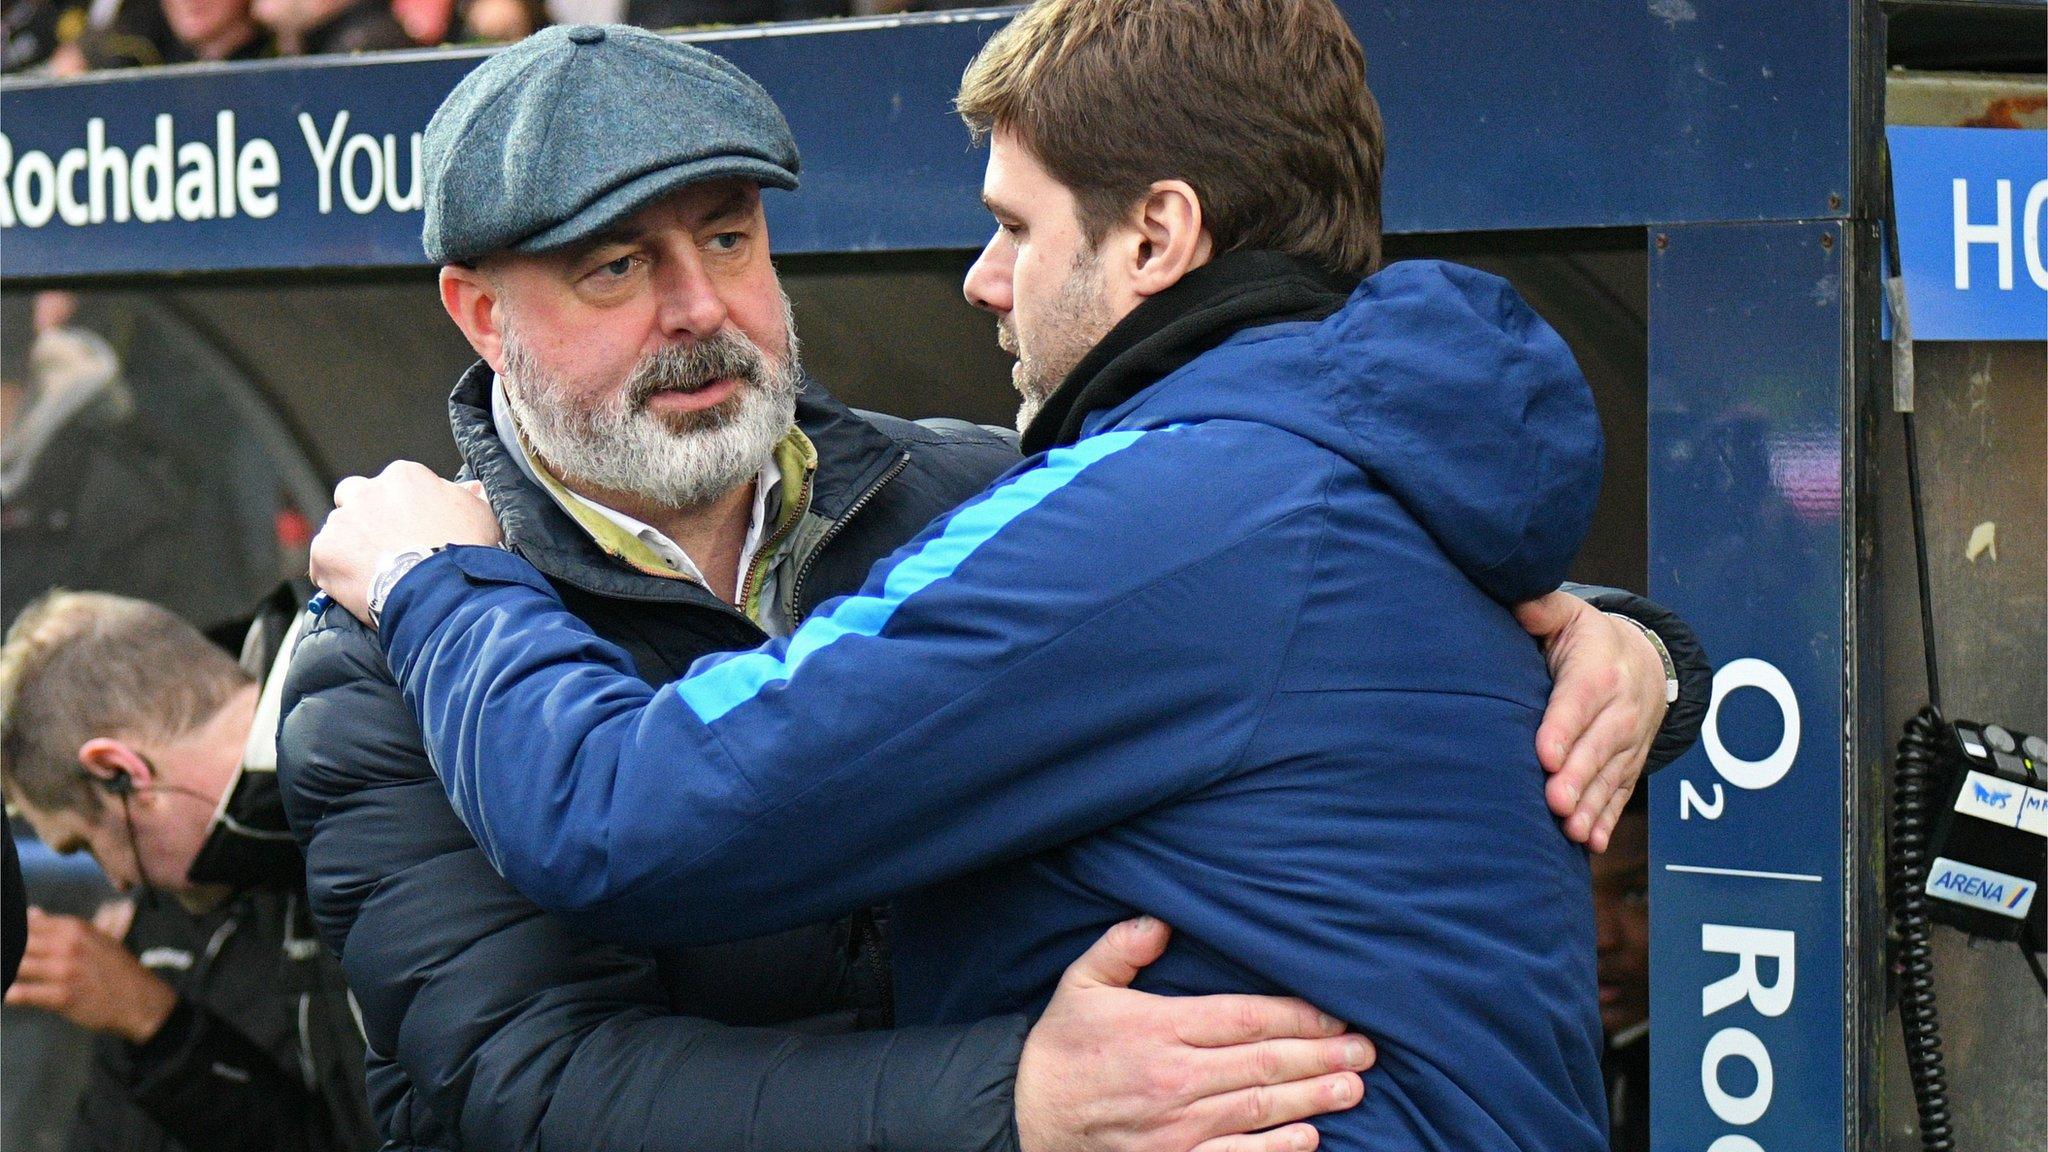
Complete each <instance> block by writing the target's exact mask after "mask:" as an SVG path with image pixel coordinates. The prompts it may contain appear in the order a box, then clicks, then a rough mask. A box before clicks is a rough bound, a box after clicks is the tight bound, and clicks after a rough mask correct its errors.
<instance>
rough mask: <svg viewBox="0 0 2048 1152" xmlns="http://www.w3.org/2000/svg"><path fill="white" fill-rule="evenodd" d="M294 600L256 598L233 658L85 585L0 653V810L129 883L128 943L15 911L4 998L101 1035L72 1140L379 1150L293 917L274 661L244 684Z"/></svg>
mask: <svg viewBox="0 0 2048 1152" xmlns="http://www.w3.org/2000/svg"><path fill="white" fill-rule="evenodd" d="M297 602H298V597H297V596H296V595H294V594H292V593H291V592H289V591H286V592H284V593H282V594H281V595H279V596H277V597H273V598H272V600H271V601H270V602H269V603H267V604H266V606H265V611H264V613H263V615H262V616H260V617H259V619H258V622H257V624H256V626H255V628H254V629H253V630H252V631H251V633H250V637H249V643H248V644H247V645H246V647H245V649H244V653H243V657H244V660H243V663H241V664H237V663H236V661H235V660H234V659H233V658H232V657H230V656H229V655H228V654H227V653H226V652H223V651H222V650H220V649H219V648H217V647H215V646H214V645H213V644H212V643H211V642H210V641H208V640H207V639H206V638H205V637H204V636H202V635H200V634H199V632H198V631H196V630H195V629H194V628H193V627H192V626H191V625H189V624H187V623H185V622H184V621H183V620H181V619H179V618H178V617H177V616H174V615H172V614H171V613H170V612H168V611H166V610H164V609H162V608H160V607H158V606H156V605H154V604H150V603H147V602H145V601H141V600H131V599H128V598H126V597H122V596H114V595H109V594H105V593H95V592H65V591H61V590H60V591H55V592H51V593H50V594H48V595H46V596H44V597H43V598H41V599H39V600H37V601H36V602H35V603H33V604H31V605H29V606H28V607H27V608H26V609H24V610H23V611H22V613H21V615H20V617H19V618H18V619H17V620H16V621H15V623H14V626H13V627H12V628H11V629H9V631H8V634H7V642H6V645H5V647H4V648H0V780H4V783H5V790H6V795H7V800H8V803H9V804H10V805H12V806H14V807H15V808H16V809H18V810H19V812H20V814H21V816H22V817H24V818H25V819H26V820H27V821H28V823H29V825H30V826H31V827H33V828H34V829H35V832H36V835H37V836H38V837H40V838H41V839H42V841H43V842H44V843H45V844H47V845H49V847H50V848H51V849H53V850H54V851H57V852H60V853H65V852H75V851H80V850H83V851H87V852H90V853H92V855H93V857H94V858H95V859H97V860H98V861H99V864H100V867H101V868H102V869H103V870H104V871H105V872H106V875H107V878H108V880H109V881H110V882H111V883H112V884H113V885H114V886H115V887H116V888H118V889H120V890H122V891H124V892H125V891H130V890H132V889H135V888H138V887H140V888H141V889H142V890H143V896H142V899H141V901H140V906H139V907H138V908H137V909H136V910H135V913H134V922H133V924H132V926H131V927H130V928H129V929H128V931H127V933H126V947H125V948H124V947H123V941H122V940H120V939H117V938H116V937H115V936H113V935H109V934H107V933H106V932H103V931H101V930H100V929H99V928H97V927H95V926H94V925H93V924H91V923H89V922H87V921H84V920H81V919H78V918H77V917H72V916H58V915H50V914H45V913H42V912H40V911H39V910H36V909H29V910H28V931H29V934H28V945H27V952H26V955H25V956H24V958H23V960H22V962H21V970H20V974H19V977H18V979H17V980H16V982H15V984H14V986H13V987H12V988H11V989H10V990H9V991H8V992H7V998H6V999H7V1004H8V1005H9V1006H10V1007H29V1008H41V1009H44V1010H46V1011H50V1012H54V1013H56V1014H57V1015H59V1016H62V1017H64V1018H65V1019H67V1020H69V1021H71V1022H72V1023H74V1024H76V1025H78V1026H79V1027H82V1028H85V1029H87V1030H89V1031H92V1032H96V1033H98V1034H99V1038H98V1040H97V1042H96V1045H95V1049H94V1058H93V1065H92V1071H91V1074H90V1079H89V1081H88V1083H87V1085H86V1089H85V1094H84V1096H83V1097H82V1098H81V1100H80V1102H79V1113H78V1117H77V1120H76V1121H75V1123H74V1127H73V1131H72V1133H71V1137H70V1141H69V1143H68V1145H67V1146H68V1147H70V1148H73V1149H87V1148H90V1149H106V1150H108V1152H114V1150H119V1152H148V1150H150V1149H160V1150H164V1152H172V1150H175V1149H190V1150H192V1152H221V1150H231V1149H249V1150H250V1152H257V1150H266V1152H267V1150H301V1149H304V1150H313V1152H340V1150H358V1149H369V1148H374V1147H376V1145H377V1140H376V1135H375V1132H374V1130H373V1129H372V1127H371V1124H370V1117H369V1112H368V1108H367V1106H366V1104H365V1101H364V1098H363V1085H362V1034H361V1033H360V1032H359V1031H358V1030H357V1028H356V1024H355V1021H354V1018H353V1016H352V1014H351V1012H350V1009H349V1005H348V991H347V988H346V986H345V985H344V983H343V980H342V975H341V971H340V968H339V966H338V965H336V964H335V962H334V961H333V959H332V958H331V957H329V956H327V955H326V954H325V953H324V952H323V951H322V950H321V948H320V946H319V941H318V938H317V937H316V936H314V934H313V930H312V924H311V922H310V920H309V919H308V918H307V916H306V912H305V900H304V896H303V894H302V890H301V886H302V883H303V876H302V863H301V861H300V858H299V854H298V849H297V846H296V845H295V844H293V843H292V840H291V837H290V835H289V833H288V832H287V831H286V829H285V827H284V819H283V811H282V809H281V807H280V806H279V803H278V795H277V780H276V774H275V772H274V770H273V769H274V765H275V759H274V757H275V732H276V716H277V712H276V708H277V693H278V691H279V690H280V689H281V687H282V683H281V671H282V670H281V666H280V669H279V671H280V679H273V680H272V681H271V682H270V683H269V684H267V685H266V684H265V683H264V682H263V679H262V677H263V676H264V675H265V673H266V672H267V671H268V670H269V669H270V668H271V665H272V658H273V657H274V656H275V654H276V652H277V651H278V649H279V647H280V645H281V643H282V638H283V633H284V632H285V630H286V629H288V628H289V627H290V625H291V623H292V621H293V620H295V619H296V617H297V611H296V609H297ZM159 892H161V893H162V894H164V895H167V896H170V897H172V898H173V900H162V899H159V898H158V893H159ZM138 956H141V957H142V959H140V960H138V959H137V957H138ZM145 963H146V964H147V965H148V967H145Z"/></svg>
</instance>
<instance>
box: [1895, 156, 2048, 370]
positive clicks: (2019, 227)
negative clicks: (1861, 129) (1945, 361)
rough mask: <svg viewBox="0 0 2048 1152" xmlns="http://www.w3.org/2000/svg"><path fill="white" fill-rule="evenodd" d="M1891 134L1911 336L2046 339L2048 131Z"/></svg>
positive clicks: (2047, 330) (2047, 294) (1901, 258)
mask: <svg viewBox="0 0 2048 1152" xmlns="http://www.w3.org/2000/svg"><path fill="white" fill-rule="evenodd" d="M1886 136H1887V138H1888V139H1889V140H1890V142H1891V152H1892V186H1893V196H1894V198H1895V200H1896V202H1897V206H1898V217H1899V256H1900V261H1901V263H1902V264H1903V266H1904V270H1905V274H1906V305H1907V307H1908V308H1909V309H1910V310H1911V313H1912V324H1913V338H1914V339H1915V340H2043V339H2048V133H2042V132H2034V131H2026V130H2020V129H2010V128H1892V129H1889V130H1888V131H1887V133H1886Z"/></svg>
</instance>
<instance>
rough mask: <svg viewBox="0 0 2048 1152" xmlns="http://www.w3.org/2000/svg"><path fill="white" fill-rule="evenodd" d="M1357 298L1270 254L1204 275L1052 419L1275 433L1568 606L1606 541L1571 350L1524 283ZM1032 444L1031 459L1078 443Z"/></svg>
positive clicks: (1119, 343) (1447, 281)
mask: <svg viewBox="0 0 2048 1152" xmlns="http://www.w3.org/2000/svg"><path fill="white" fill-rule="evenodd" d="M1340 285H1341V281H1333V280H1332V279H1331V278H1330V277H1329V276H1328V275H1327V274H1326V273H1320V272H1317V271H1315V270H1313V269H1312V268H1310V267H1309V266H1307V265H1305V264H1303V263H1302V262H1300V261H1297V260H1294V259H1292V258H1290V257H1286V256H1281V255H1279V254H1277V253H1270V252H1252V253H1232V254H1228V255H1226V256H1224V257H1222V258H1220V259H1218V260H1216V261H1213V262H1211V264H1209V265H1205V266H1204V267H1203V268H1201V269H1197V270H1196V272H1195V273H1192V274H1190V276H1188V277H1185V278H1183V281H1182V283H1181V284H1179V285H1176V286H1175V287H1174V289H1169V291H1168V292H1165V293H1161V294H1160V295H1158V296H1155V297H1153V298H1151V299H1149V300H1147V301H1146V302H1145V303H1144V304H1142V305H1140V306H1139V307H1138V308H1137V309H1135V310H1133V311H1132V312H1131V313H1130V315H1128V316H1126V317H1125V318H1124V319H1123V320H1122V321H1121V322H1120V323H1119V324H1118V325H1117V329H1116V330H1113V331H1112V332H1111V333H1110V335H1109V336H1108V337H1105V339H1104V340H1103V342H1102V344H1101V345H1099V346H1098V348H1097V349H1096V350H1095V352H1092V353H1091V354H1090V357H1089V359H1086V360H1084V361H1083V362H1082V365H1081V366H1080V367H1078V368H1077V369H1076V371H1075V374H1074V376H1072V377H1070V378H1069V379H1068V380H1067V381H1065V382H1064V383H1062V385H1061V387H1060V390H1059V393H1056V394H1055V402H1056V401H1057V399H1058V397H1059V395H1060V393H1066V394H1068V395H1069V397H1072V396H1075V395H1078V396H1080V397H1082V402H1080V403H1078V404H1077V403H1072V402H1070V403H1069V404H1068V405H1067V406H1066V407H1067V411H1066V412H1065V414H1064V415H1063V416H1062V417H1061V419H1062V421H1063V424H1064V427H1065V429H1067V430H1069V431H1070V433H1071V431H1072V430H1076V429H1077V430H1078V431H1079V432H1080V433H1082V434H1092V433H1095V432H1100V431H1103V430H1106V429H1108V428H1110V427H1119V428H1158V427H1165V426H1169V425H1174V424H1188V423H1197V422H1201V421H1205V420H1246V421H1254V422H1258V423H1264V424H1269V425H1274V426H1277V427H1280V428H1283V429H1285V430H1287V431H1289V432H1292V433H1294V434H1296V435H1299V436H1301V437H1304V438H1306V439H1308V440H1311V441H1314V442H1315V443H1317V444H1319V445H1321V446H1322V447H1324V448H1326V449H1328V450H1329V451H1331V452H1334V453H1336V454H1337V455H1339V456H1342V457H1344V458H1345V459H1346V460H1349V461H1350V462H1351V463H1353V464H1354V465H1356V466H1357V467H1358V468H1359V469H1360V470H1361V471H1363V472H1365V473H1366V474H1368V475H1369V476H1371V477H1372V478H1373V480H1374V481H1376V482H1377V483H1378V484H1380V485H1381V486H1383V487H1384V488H1385V489H1387V490H1388V492H1390V493H1391V494H1392V495H1393V496H1394V497H1395V498H1396V499H1397V500H1399V501H1400V502H1401V504H1402V506H1403V507H1404V508H1405V509H1406V510H1407V511H1408V513H1409V514H1410V515H1412V516H1413V517H1415V519H1416V520H1417V521H1418V522H1419V523H1421V525H1422V526H1423V527H1424V529H1425V530H1427V531H1428V532H1429V534H1430V535H1431V537H1432V538H1433V539H1434V540H1435V541H1436V542H1437V544H1438V546H1439V547H1441V548H1442V549H1443V550H1444V552H1445V554H1446V555H1448V556H1449V557H1450V558H1451V559H1452V561H1453V562H1455V563H1456V564H1457V565H1458V567H1459V568H1460V569H1461V570H1462V571H1463V572H1464V573H1465V574H1466V575H1467V576H1468V577H1469V578H1471V579H1472V581H1473V582H1474V583H1475V584H1477V585H1478V586H1479V587H1481V588H1483V589H1484V590H1485V591H1486V592H1487V593H1488V594H1489V595H1491V596H1493V597H1494V598H1495V599H1497V600H1500V601H1502V602H1504V603H1513V602H1515V601H1519V600H1525V599H1528V598H1530V597H1533V596H1539V595H1542V594H1544V593H1546V592H1549V591H1551V590H1553V589H1555V588H1556V587H1557V586H1558V584H1559V583H1560V582H1562V581H1563V579H1564V577H1565V572H1566V569H1567V568H1568V567H1569V565H1570V564H1571V561H1572V558H1573V557H1574V556H1575V555H1576V554H1577V552H1578V549H1579V545H1580V543H1581V542H1582V541H1583V539H1584V537H1585V534H1586V530H1587V528H1588V527H1589V526H1590V524H1591V522H1592V515H1593V505H1594V501H1595V499H1596V497H1597V496H1598V495H1599V490H1600V469H1601V452H1602V438H1601V431H1600V420H1599V415H1598V413H1597V412H1596V411H1595V409H1594V405H1593V396H1592V391H1591V389H1590V388H1589V387H1588V386H1587V384H1586V380H1585V377H1584V376H1583V375H1582V374H1581V373H1580V371H1579V367H1578V363H1577V362H1576V361H1575V360H1574V359H1573V358H1572V354H1571V351H1570V350H1569V349H1568V348H1566V346H1565V343H1564V340H1563V339H1562V338H1561V337H1559V336H1558V334H1557V332H1556V331H1555V330H1553V329H1552V328H1551V327H1550V325H1549V324H1547V323H1545V322H1544V321H1543V319H1542V318H1541V317H1539V316H1537V315H1536V313H1535V312H1534V310H1532V309H1531V308H1530V307H1529V306H1528V304H1526V303H1525V302H1524V301H1523V300H1522V298H1521V297H1520V295H1518V294H1517V293H1516V292H1515V290H1514V289H1513V288H1512V287H1511V286H1509V284H1508V283H1507V281H1505V280H1502V279H1501V278H1499V277H1497V276H1491V275H1488V274H1486V273H1484V272H1479V271H1476V270H1474V269H1471V268H1465V267H1461V266H1459V265H1456V264H1447V263H1442V262H1439V261H1431V260H1415V261H1404V262H1402V263H1398V264H1394V265H1391V266H1389V267H1388V268H1386V269H1384V270H1382V271H1381V272H1379V273H1377V274H1376V275H1373V276H1371V277H1368V278H1366V279H1365V280H1364V281H1363V282H1361V283H1358V284H1357V286H1356V287H1355V288H1353V289H1352V290H1350V292H1349V294H1348V295H1342V294H1340V291H1339V286H1340ZM1183 288H1185V289H1186V290H1185V291H1182V289H1183ZM1133 330H1135V331H1136V333H1137V334H1136V335H1135V336H1133V334H1132V333H1133ZM1098 353H1100V354H1101V355H1099V356H1098ZM1091 362H1092V363H1091ZM1175 365H1177V366H1175ZM1162 368H1164V369H1165V371H1164V372H1163V374H1162V373H1161V369H1162ZM1090 398H1092V399H1093V400H1094V403H1093V404H1089V403H1088V402H1087V401H1088V400H1089V399H1090ZM1055 402H1049V403H1048V409H1051V408H1053V407H1054V406H1055ZM1031 433H1033V434H1036V435H1035V436H1034V435H1031V434H1027V437H1026V448H1027V450H1029V449H1031V448H1033V447H1046V446H1050V445H1048V444H1046V443H1044V441H1046V440H1048V439H1050V440H1051V441H1052V443H1055V444H1056V443H1059V442H1061V441H1062V440H1064V439H1066V438H1067V437H1066V436H1062V435H1059V434H1054V435H1052V436H1048V435H1047V434H1046V431H1045V430H1043V429H1041V428H1039V427H1038V426H1037V425H1034V427H1033V428H1032V430H1031ZM1034 441H1037V442H1036V443H1034Z"/></svg>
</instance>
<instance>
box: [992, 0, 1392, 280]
mask: <svg viewBox="0 0 2048 1152" xmlns="http://www.w3.org/2000/svg"><path fill="white" fill-rule="evenodd" d="M956 106H957V107H958V109H959V111H960V115H961V117H962V118H963V119H964V120H966V121H967V124H968V127H969V128H971V129H972V130H973V131H974V133H975V136H976V138H977V139H980V138H985V137H986V136H987V135H988V134H989V133H990V132H993V131H998V130H1000V131H1005V132H1009V133H1012V134H1014V135H1015V136H1016V137H1017V139H1018V140H1019V141H1020V142H1021V143H1023V144H1024V145H1025V146H1026V147H1027V148H1029V149H1030V151H1031V153H1032V155H1034V156H1035V157H1037V159H1038V161H1039V162H1040V163H1041V164H1043V165H1045V168H1046V170H1047V171H1049V172H1050V173H1052V175H1053V176H1054V177H1055V178H1056V179H1058V180H1059V182H1060V183H1061V184H1064V185H1066V186H1067V188H1069V189H1070V190H1072V192H1073V193H1074V196H1075V198H1076V200H1077V201H1078V207H1077V215H1078V216H1079V218H1080V224H1081V229H1082V232H1083V233H1084V234H1085V235H1086V236H1087V239H1088V242H1089V244H1090V245H1094V244H1098V243H1100V242H1101V240H1102V237H1103V236H1104V235H1106V234H1107V233H1108V231H1109V230H1110V229H1111V228H1112V227H1115V226H1116V225H1117V224H1119V223H1121V222H1122V221H1123V219H1124V218H1125V216H1126V215H1127V214H1128V213H1129V212H1130V211H1131V209H1132V207H1133V206H1134V205H1136V204H1137V202H1138V201H1139V199H1140V198H1141V197H1142V196H1144V194H1145V192H1146V190H1147V189H1148V188H1149V187H1150V186H1151V185H1152V183H1153V182H1154V181H1157V180H1168V179H1179V180H1185V181H1187V183H1188V184H1189V185H1190V186H1191V187H1193V188H1194V190H1195V193H1196V194H1197V195H1198V196H1199V197H1200V198H1201V203H1202V214H1203V223H1204V224H1205V225H1206V226H1207V228H1208V230H1209V234H1210V236H1211V237H1212V238H1213V239H1214V241H1215V244H1216V250H1217V251H1218V253H1223V252H1229V251H1234V250H1237V249H1252V248H1264V249H1273V250H1277V251H1281V252H1286V253H1288V254H1290V255H1294V256H1298V257H1302V258H1304V259H1308V260H1311V261H1314V262H1315V263H1317V264H1320V265H1322V266H1323V267H1325V268H1327V269H1329V270H1331V271H1337V272H1348V273H1352V274H1356V275H1360V276H1363V275H1368V274H1370V273H1372V272H1373V271H1374V270H1376V269H1377V268H1378V267H1379V262H1380V170H1381V165H1382V162H1383V153H1384V149H1385V143H1384V139H1383V133H1382V130H1381V126H1380V114H1379V106H1378V104H1377V103H1375V102H1374V100H1373V97H1372V92H1371V90H1370V89H1368V88H1367V87H1366V83H1365V52H1364V50H1363V49H1362V48H1360V47H1359V44H1358V39H1357V37H1355V36H1353V35H1352V34H1351V29H1350V27H1349V26H1348V25H1346V24H1345V22H1344V17H1343V14H1342V13H1340V12H1338V11H1337V8H1336V5H1334V4H1333V3H1331V2H1330V0H1038V3H1035V4H1033V5H1032V6H1031V7H1029V8H1027V9H1025V10H1024V11H1023V12H1022V13H1020V14H1019V15H1018V16H1017V18H1016V19H1015V20H1014V21H1012V22H1011V23H1010V24H1009V25H1008V26H1007V27H1005V28H1004V29H1003V30H1001V31H1000V32H997V33H996V34H995V35H994V36H993V37H991V38H990V39H989V42H988V43H987V44H986V45H984V46H983V48H982V50H981V52H980V53H979V54H978V55H976V56H975V58H974V61H973V63H971V64H969V65H968V67H967V73H966V75H965V76H964V77H963V78H962V80H961V83H960V95H959V98H958V100H957V101H956Z"/></svg>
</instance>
